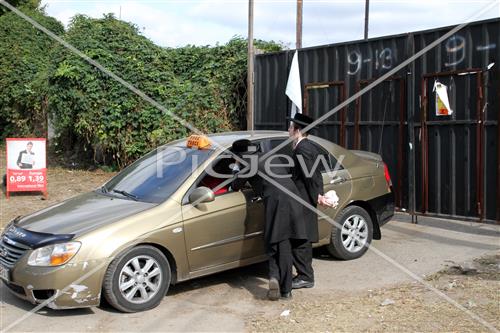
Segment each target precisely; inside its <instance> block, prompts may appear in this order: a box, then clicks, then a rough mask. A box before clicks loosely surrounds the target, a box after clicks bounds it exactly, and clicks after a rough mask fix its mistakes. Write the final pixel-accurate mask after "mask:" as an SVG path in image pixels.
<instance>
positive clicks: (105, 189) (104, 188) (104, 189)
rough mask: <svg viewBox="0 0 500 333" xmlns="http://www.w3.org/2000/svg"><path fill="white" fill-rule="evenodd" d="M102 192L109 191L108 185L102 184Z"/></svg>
mask: <svg viewBox="0 0 500 333" xmlns="http://www.w3.org/2000/svg"><path fill="white" fill-rule="evenodd" d="M101 192H102V193H108V189H107V188H106V185H102V186H101Z"/></svg>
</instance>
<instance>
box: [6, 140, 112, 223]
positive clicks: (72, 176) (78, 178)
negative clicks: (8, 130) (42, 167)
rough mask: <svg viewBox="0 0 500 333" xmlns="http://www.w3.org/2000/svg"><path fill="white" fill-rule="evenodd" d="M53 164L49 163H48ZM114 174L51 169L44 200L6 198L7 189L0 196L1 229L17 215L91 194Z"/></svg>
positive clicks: (32, 195) (28, 195) (33, 195)
mask: <svg viewBox="0 0 500 333" xmlns="http://www.w3.org/2000/svg"><path fill="white" fill-rule="evenodd" d="M0 161H1V164H0V176H2V177H3V175H4V174H5V173H6V159H5V147H1V146H0ZM48 162H49V163H50V161H48ZM113 175H114V173H111V172H104V171H102V170H99V169H98V170H96V171H85V170H70V169H65V168H61V167H50V168H48V170H47V181H48V199H47V200H44V199H43V195H42V194H41V193H40V192H18V193H15V192H14V193H11V196H10V199H9V200H7V199H6V197H5V187H3V186H2V194H1V195H0V227H1V228H3V227H4V226H5V225H6V224H7V223H9V221H11V220H12V219H13V218H15V217H16V216H18V215H25V214H28V213H32V212H35V211H37V210H39V209H42V208H45V207H48V206H50V205H53V204H55V203H57V202H60V201H62V200H65V199H68V198H70V197H72V196H75V195H77V194H80V193H84V192H87V191H91V190H93V189H94V188H97V187H98V186H100V185H102V184H103V183H104V182H105V181H106V180H108V179H110V178H111V177H112V176H113Z"/></svg>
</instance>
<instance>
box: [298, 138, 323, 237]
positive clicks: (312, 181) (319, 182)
mask: <svg viewBox="0 0 500 333" xmlns="http://www.w3.org/2000/svg"><path fill="white" fill-rule="evenodd" d="M319 154H320V152H319V150H318V148H317V147H316V146H315V145H314V144H313V143H312V142H311V141H309V140H308V139H307V138H305V139H302V140H301V141H300V142H299V143H298V144H297V146H296V147H295V149H294V151H293V162H294V168H293V180H294V182H295V184H296V186H297V189H298V190H299V193H300V197H301V198H302V199H304V200H305V201H307V202H308V203H309V204H310V205H311V206H313V207H317V206H318V195H319V194H321V195H323V177H322V176H321V172H320V167H319V165H317V166H316V169H315V171H314V173H313V174H312V175H311V174H310V173H311V170H312V169H313V166H314V163H315V162H316V159H317V158H318V156H319ZM299 158H300V159H301V160H302V161H303V162H302V163H300V161H299ZM304 167H305V168H307V170H304V169H303V168H304ZM306 173H307V174H306ZM308 174H309V175H308ZM303 220H304V224H305V226H306V231H307V238H308V240H309V241H310V242H313V243H314V242H317V241H318V240H319V236H318V214H317V213H316V212H315V211H312V210H311V209H309V208H307V207H304V212H303Z"/></svg>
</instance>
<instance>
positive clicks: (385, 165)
mask: <svg viewBox="0 0 500 333" xmlns="http://www.w3.org/2000/svg"><path fill="white" fill-rule="evenodd" d="M384 175H385V181H386V182H387V186H389V187H391V186H392V180H391V174H390V173H389V168H388V167H387V164H385V163H384Z"/></svg>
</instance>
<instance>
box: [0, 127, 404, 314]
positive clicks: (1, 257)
mask: <svg viewBox="0 0 500 333" xmlns="http://www.w3.org/2000/svg"><path fill="white" fill-rule="evenodd" d="M309 138H310V139H311V140H312V141H313V142H314V143H315V144H317V146H318V148H319V150H320V151H321V153H322V155H321V156H322V158H321V163H318V167H319V168H321V171H322V172H323V181H324V190H325V193H326V192H328V191H334V192H330V193H334V194H335V195H336V197H337V198H338V202H336V205H335V207H321V208H320V210H321V211H322V212H323V213H324V214H326V215H321V214H320V218H319V222H318V223H319V233H320V241H319V242H318V243H317V244H316V246H326V247H327V249H328V251H329V252H330V253H331V255H333V256H335V257H337V258H340V259H345V260H348V259H355V258H358V257H360V256H362V255H363V253H364V252H365V251H366V250H367V245H369V244H370V242H371V241H372V239H380V238H381V232H380V227H381V226H382V225H383V224H384V223H386V222H387V221H389V220H390V219H391V217H392V216H393V214H394V199H393V194H392V190H391V180H390V176H389V174H388V171H387V167H386V166H385V164H384V163H383V162H382V160H381V158H380V156H378V155H376V154H372V153H368V152H362V151H349V150H346V149H343V148H341V147H339V146H338V145H336V144H334V143H332V142H329V141H327V140H324V139H321V138H318V137H314V136H309ZM239 139H249V140H251V141H253V142H255V143H257V144H258V146H259V147H260V149H261V150H262V151H264V152H266V151H270V150H271V149H273V148H275V147H277V146H278V145H279V144H280V143H282V142H283V141H285V140H287V139H288V133H286V132H277V131H255V132H231V133H223V134H213V135H208V136H207V137H204V136H191V137H189V138H187V139H184V140H178V141H174V142H171V143H169V144H167V145H164V146H161V147H159V148H157V149H155V150H153V151H151V152H150V153H148V154H147V155H145V156H144V157H142V158H140V159H139V160H137V161H136V162H134V163H132V164H131V165H130V166H128V167H127V168H125V169H124V170H123V171H121V172H120V173H118V174H117V175H116V176H115V177H113V178H112V179H111V180H109V181H108V182H107V183H106V184H104V185H103V186H102V187H100V188H98V189H96V190H94V191H92V192H89V193H85V194H82V195H79V196H76V197H73V198H71V199H68V200H66V201H63V202H61V203H58V204H56V205H53V206H51V207H48V208H46V209H43V210H40V211H38V212H35V213H33V214H30V215H27V216H23V217H18V218H16V219H14V220H13V221H12V222H11V223H10V224H9V225H8V226H7V227H6V228H5V229H4V232H3V234H2V236H1V239H0V278H1V279H2V280H3V282H4V284H5V285H6V286H7V287H8V289H9V290H10V291H12V292H13V293H14V294H15V295H16V296H18V297H20V298H23V299H25V300H28V301H30V302H32V303H33V304H44V305H46V306H48V307H50V308H52V309H67V308H79V307H90V306H97V305H99V304H100V301H101V299H102V297H104V298H105V299H106V300H107V301H108V302H109V303H110V304H111V305H112V306H114V307H115V308H116V309H118V310H121V311H124V312H136V311H144V310H147V309H151V308H153V307H155V306H157V305H158V304H159V303H160V302H161V300H162V299H163V298H164V297H165V295H166V294H167V290H168V288H169V286H170V285H171V284H176V283H179V282H182V281H186V280H189V279H193V278H197V277H200V276H204V275H208V274H212V273H216V272H220V271H224V270H227V269H232V268H235V267H241V266H245V265H251V264H254V263H258V262H261V261H265V260H266V259H267V258H266V255H265V252H264V242H263V230H264V219H263V203H262V199H261V198H260V197H258V196H256V195H255V193H253V191H252V189H251V188H250V187H248V188H244V189H243V190H241V191H234V190H232V189H231V187H230V181H228V178H230V176H231V175H232V169H233V167H234V160H233V159H232V158H230V157H229V158H228V154H227V153H225V151H224V150H225V149H230V147H231V144H232V143H233V142H234V141H236V140H239ZM280 153H286V154H290V153H291V145H286V146H284V147H283V148H281V150H280ZM229 156H230V155H229ZM297 204H299V203H297ZM325 216H329V217H331V219H333V220H335V221H336V222H337V223H336V224H335V225H336V226H335V225H333V224H332V223H331V221H332V220H331V219H329V218H325ZM318 278H321V277H318Z"/></svg>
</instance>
